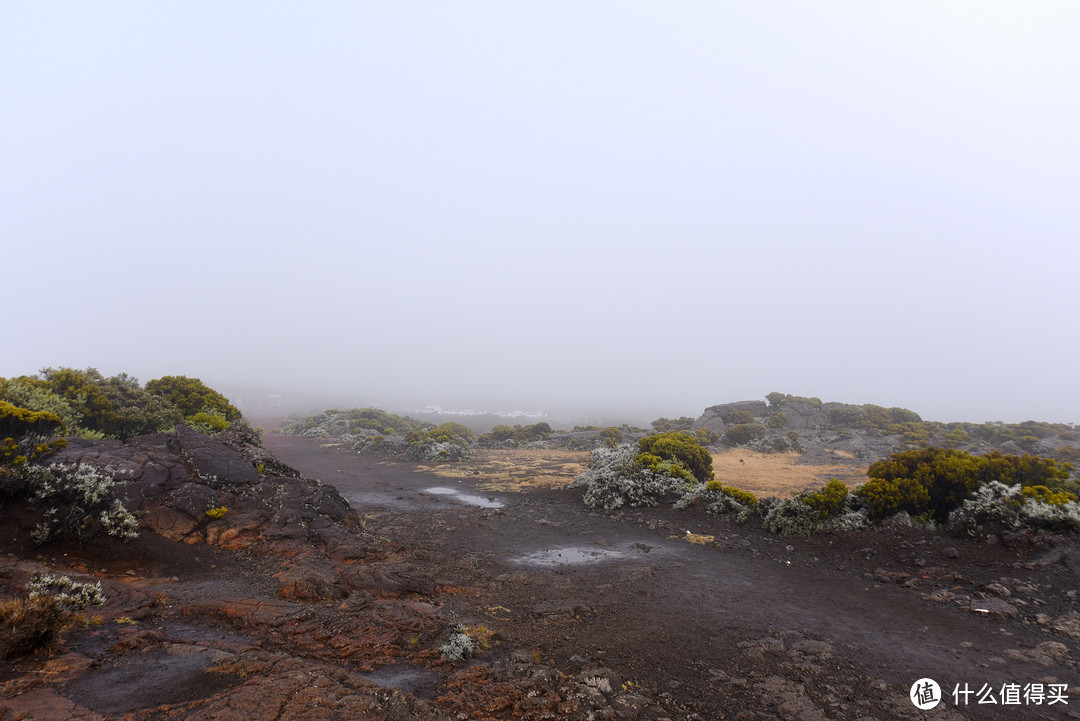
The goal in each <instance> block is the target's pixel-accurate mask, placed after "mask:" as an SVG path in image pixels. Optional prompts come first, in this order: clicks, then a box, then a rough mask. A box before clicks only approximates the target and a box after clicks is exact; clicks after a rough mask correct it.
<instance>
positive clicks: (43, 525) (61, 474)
mask: <svg viewBox="0 0 1080 721" xmlns="http://www.w3.org/2000/svg"><path fill="white" fill-rule="evenodd" d="M22 480H23V481H24V482H25V484H26V493H27V495H28V496H29V498H30V500H31V501H32V502H34V503H35V504H36V505H39V506H43V507H44V508H45V511H44V513H43V514H42V520H41V521H40V522H39V523H38V524H37V526H35V528H34V531H33V534H32V537H33V539H34V542H35V543H38V544H43V543H47V542H49V541H51V540H53V539H55V538H58V537H65V536H67V537H73V538H75V539H77V540H78V541H79V542H80V543H81V542H82V541H84V540H87V539H89V538H92V537H93V536H94V535H95V534H97V533H98V532H103V533H105V534H106V535H109V536H113V537H115V538H119V539H121V540H124V541H130V540H132V539H134V538H137V537H138V535H139V532H138V530H137V529H138V525H139V522H138V520H137V519H136V518H135V516H134V515H132V513H131V512H130V511H128V510H127V508H125V507H124V504H123V503H122V502H121V501H120V499H119V498H117V497H116V495H115V493H114V485H115V481H114V480H113V479H112V477H111V476H110V475H109V474H107V473H105V472H104V471H102V470H100V469H98V468H96V467H95V466H92V465H89V464H83V463H80V464H77V465H61V464H52V465H49V466H45V467H42V466H31V467H28V468H26V469H25V471H24V472H23V474H22Z"/></svg>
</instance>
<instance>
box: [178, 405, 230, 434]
mask: <svg viewBox="0 0 1080 721" xmlns="http://www.w3.org/2000/svg"><path fill="white" fill-rule="evenodd" d="M186 422H187V424H188V425H189V426H191V428H192V429H193V430H196V431H198V432H199V433H202V434H203V435H204V436H212V435H214V434H215V433H219V432H221V431H223V430H225V429H226V428H228V427H229V420H228V419H227V418H226V417H225V414H224V413H222V412H221V411H216V410H213V409H207V410H204V411H199V412H198V413H196V414H195V415H192V416H188V418H187V419H186Z"/></svg>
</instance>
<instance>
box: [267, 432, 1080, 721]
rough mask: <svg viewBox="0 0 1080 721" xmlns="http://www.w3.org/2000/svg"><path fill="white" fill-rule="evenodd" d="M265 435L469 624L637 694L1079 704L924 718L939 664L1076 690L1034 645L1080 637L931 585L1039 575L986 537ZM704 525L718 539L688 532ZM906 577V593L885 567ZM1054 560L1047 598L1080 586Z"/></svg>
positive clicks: (808, 711)
mask: <svg viewBox="0 0 1080 721" xmlns="http://www.w3.org/2000/svg"><path fill="white" fill-rule="evenodd" d="M266 445H267V447H268V448H269V449H270V450H271V451H272V452H273V453H274V454H275V455H276V456H277V457H278V458H279V459H280V460H281V461H283V462H284V463H287V464H289V465H291V466H293V467H295V468H297V469H298V470H300V471H301V472H303V473H305V474H307V475H309V476H313V477H316V478H319V479H321V480H324V481H326V482H329V483H332V484H334V485H335V486H337V488H338V489H339V490H340V491H341V493H342V495H344V496H345V497H346V498H347V499H349V501H350V502H351V503H352V504H353V505H354V506H355V507H356V508H357V509H359V510H360V511H361V513H362V514H363V515H364V516H365V518H366V522H367V525H368V528H369V529H370V530H373V531H375V532H376V533H378V534H381V535H385V536H387V537H389V538H392V539H393V540H395V541H397V542H400V543H402V544H403V545H404V546H405V547H407V548H409V549H410V550H411V553H412V554H413V556H414V559H415V560H417V561H418V562H421V563H423V564H424V565H426V566H428V567H431V568H435V569H437V571H436V574H437V575H438V576H439V577H440V578H442V579H444V580H445V582H446V583H447V584H449V585H452V586H454V587H458V588H461V589H463V592H462V593H459V594H452V595H450V596H448V597H447V598H446V600H445V604H446V607H447V609H448V610H449V611H451V612H452V613H456V614H458V615H459V616H460V617H461V619H462V620H463V621H464V622H466V623H469V624H473V625H477V624H483V625H484V626H486V627H487V628H489V629H492V630H493V631H495V632H497V633H498V635H499V637H500V638H501V639H502V640H503V645H504V646H505V647H507V648H519V649H528V650H531V651H532V652H533V654H534V656H536V657H539V658H543V659H544V660H545V661H548V660H550V661H552V662H554V664H555V665H556V666H557V667H559V668H560V669H565V670H566V671H567V672H571V671H573V670H574V669H575V668H580V667H581V666H582V665H583V664H585V663H586V662H587V661H589V662H592V663H593V664H594V665H595V663H596V662H597V661H602V662H603V664H604V665H605V666H608V667H610V668H611V669H613V670H615V671H617V672H618V674H620V675H621V680H622V681H623V683H624V684H625V685H626V687H627V688H630V689H633V688H639V689H642V690H643V693H645V694H646V695H651V696H653V697H654V698H657V699H659V700H661V701H664V700H665V699H670V701H671V703H672V704H676V705H680V707H684V708H690V709H695V710H696V711H697V713H699V714H701V716H700V718H705V719H712V718H759V717H761V718H767V717H768V716H758V715H755V714H758V713H772V714H775V715H776V716H777V717H780V718H807V719H810V718H830V719H833V718H835V719H847V718H850V719H860V718H878V719H886V718H908V717H910V718H950V717H951V718H956V717H963V718H969V719H982V718H1032V719H1037V718H1069V717H1070V716H1069V715H1068V713H1069V712H1070V711H1071V709H1073V708H1080V698H1077V697H1076V695H1075V694H1076V689H1075V688H1074V689H1072V691H1073V694H1072V696H1071V698H1070V701H1071V702H1072V703H1071V704H1070V705H1069V706H1065V705H1062V704H1058V705H1055V706H1052V707H1050V706H1045V705H1040V706H1035V705H1010V706H1004V707H1003V706H1001V705H997V706H990V705H975V703H974V698H972V699H971V701H970V703H969V705H967V706H960V707H959V708H957V707H956V706H954V705H953V704H952V700H951V698H949V699H948V700H947V703H946V704H942V705H941V706H939V707H938V708H937V709H935V710H934V711H932V712H931V711H925V712H924V711H918V710H916V709H915V708H914V706H913V705H912V704H911V702H910V701H909V700H908V690H909V688H910V687H911V685H912V683H913V682H915V681H916V680H917V679H920V678H924V677H930V678H933V679H935V680H936V681H937V682H938V683H939V684H940V685H941V687H942V689H944V693H945V694H946V695H947V696H948V694H950V692H951V691H952V689H953V688H954V687H955V686H956V685H957V684H959V685H960V686H961V687H962V686H963V685H964V684H965V683H966V684H968V685H969V686H970V687H973V688H974V689H979V688H980V687H982V685H983V684H989V685H990V687H992V688H994V689H1001V688H1002V685H1003V684H1006V683H1018V684H1020V685H1024V684H1027V683H1032V682H1045V681H1046V680H1047V679H1053V680H1054V681H1055V682H1060V683H1068V684H1070V685H1075V683H1076V680H1077V679H1076V673H1075V666H1074V665H1073V664H1072V662H1071V661H1070V660H1069V656H1067V655H1066V656H1058V657H1055V659H1054V660H1055V665H1053V666H1047V665H1045V663H1037V662H1035V661H1040V660H1042V659H1040V658H1039V657H1037V656H1036V655H1034V651H1032V650H1033V649H1036V648H1037V647H1038V645H1039V644H1040V643H1043V642H1045V641H1049V640H1052V641H1055V642H1066V646H1067V647H1068V649H1069V650H1068V652H1067V653H1069V654H1073V655H1075V654H1076V648H1075V641H1071V640H1070V639H1067V638H1062V637H1061V635H1060V634H1056V635H1051V634H1050V633H1049V631H1048V630H1047V629H1045V628H1042V627H1039V626H1038V625H1034V624H1032V623H1031V622H1030V620H1028V619H1026V618H1024V617H1023V616H1021V617H1020V618H998V617H993V618H992V617H991V614H977V613H972V612H971V611H970V610H968V609H967V608H966V607H961V606H958V605H956V604H948V603H941V602H935V601H932V600H928V599H927V598H926V597H925V596H926V595H927V593H926V592H928V591H931V590H933V589H935V588H942V587H943V586H942V585H941V582H940V580H939V579H937V585H934V583H935V578H931V576H932V574H930V575H926V574H923V575H920V572H921V571H922V570H927V571H930V570H934V571H937V570H939V569H944V572H945V574H944V578H945V579H946V580H945V582H944V583H945V584H949V583H952V584H953V586H954V590H957V591H959V590H960V589H961V588H968V587H971V586H973V585H980V584H985V583H988V582H989V581H991V580H994V579H995V578H996V577H997V575H999V574H1001V573H1003V572H1004V573H1010V574H1013V576H1014V577H1013V578H1012V579H1011V580H1013V581H1016V582H1017V584H1021V583H1025V582H1027V583H1033V582H1034V581H1032V579H1030V578H1027V577H1026V576H1024V573H1025V572H1023V571H1021V570H1015V569H1013V568H1012V567H1011V564H1012V563H1013V562H1015V561H1016V560H1017V559H1020V557H1021V554H1020V552H1013V551H1011V550H1008V551H1006V550H1001V551H998V556H1000V559H999V560H1000V562H999V563H996V564H995V563H994V562H991V561H988V560H987V557H986V556H985V549H982V548H981V547H979V546H976V545H975V544H966V545H965V544H964V543H962V542H959V541H955V540H954V539H948V538H944V537H941V536H939V535H935V534H926V533H922V532H917V531H910V530H906V531H905V530H903V529H899V530H893V531H888V532H885V531H876V532H869V533H864V534H848V535H840V534H835V535H831V536H828V537H826V536H821V537H816V538H813V539H783V538H779V537H776V536H772V535H770V534H768V533H765V532H763V531H761V530H760V529H759V528H755V527H753V526H751V525H747V526H736V525H731V524H727V523H724V522H720V521H716V520H715V519H712V518H710V517H708V516H706V515H704V514H700V513H696V512H680V513H676V512H673V511H670V510H667V509H640V510H636V509H635V510H633V511H626V512H621V513H615V514H596V513H592V512H589V511H588V510H587V509H585V508H584V507H583V506H582V504H581V498H580V492H579V491H575V490H550V489H539V490H535V491H531V492H528V493H497V492H490V491H484V490H479V489H478V488H477V486H478V485H479V484H481V483H483V480H484V479H483V478H482V477H476V478H475V479H452V478H440V477H436V476H433V475H431V474H428V473H424V472H420V471H417V470H415V468H414V467H411V466H409V465H408V464H390V463H386V462H380V461H379V460H377V459H374V458H371V457H367V456H357V455H353V454H348V453H345V452H343V451H341V450H339V449H334V448H327V447H322V446H321V445H320V444H319V443H318V442H317V441H313V440H310V439H301V438H294V437H284V436H275V435H268V436H267V438H266ZM688 531H690V532H693V533H694V534H701V535H707V536H713V537H714V541H713V542H712V543H709V544H707V545H697V544H694V543H689V542H687V540H686V539H687V532H688ZM946 546H950V547H954V548H957V549H959V556H958V558H955V559H952V560H948V559H946V558H945V557H946V556H948V555H949V554H944V553H943V551H944V548H945V547H946ZM961 563H963V564H965V565H963V566H961ZM905 566H906V570H905ZM881 568H885V569H893V570H888V571H882V570H880V569H881ZM905 572H909V573H911V574H912V576H911V577H910V578H909V580H908V582H907V585H906V586H905V585H903V584H901V583H893V582H891V579H892V578H893V576H891V575H886V576H882V575H881V574H882V573H885V574H902V573H905ZM1027 573H1028V575H1032V577H1034V575H1033V573H1032V572H1027ZM1043 573H1044V575H1043V576H1039V578H1040V579H1041V582H1042V585H1040V586H1039V588H1040V589H1045V590H1046V592H1050V593H1055V594H1056V593H1057V590H1060V587H1061V585H1062V584H1068V583H1070V582H1071V583H1072V585H1073V586H1075V582H1074V581H1070V579H1069V577H1068V576H1063V577H1060V578H1059V577H1058V576H1053V577H1052V578H1051V577H1049V576H1045V572H1043ZM1055 573H1056V571H1055ZM1062 573H1064V571H1062ZM949 574H952V575H951V576H950V575H949ZM924 575H925V576H926V580H925V581H924V580H923V578H924ZM896 578H897V579H898V580H899V579H901V578H903V576H902V575H896ZM1055 583H1056V584H1057V589H1055V587H1054V584H1055ZM969 591H970V588H969ZM1057 597H1058V596H1057V595H1054V598H1055V599H1056V598H1057ZM1013 600H1014V601H1016V599H1013ZM1043 602H1044V603H1045V602H1046V601H1043ZM1018 603H1021V604H1022V603H1024V602H1023V601H1018ZM1033 603H1039V601H1033ZM1025 654H1027V655H1025ZM751 709H753V710H751ZM740 713H742V714H744V715H742V716H739V714H740ZM747 714H749V715H747ZM957 714H959V716H957ZM1074 717H1075V716H1074Z"/></svg>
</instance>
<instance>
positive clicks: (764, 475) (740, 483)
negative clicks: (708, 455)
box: [712, 449, 867, 498]
mask: <svg viewBox="0 0 1080 721" xmlns="http://www.w3.org/2000/svg"><path fill="white" fill-rule="evenodd" d="M712 459H713V472H714V473H715V474H716V480H718V481H720V482H721V483H723V484H724V485H725V486H735V487H736V488H741V489H742V490H744V491H750V492H751V493H753V494H754V495H755V496H757V497H758V498H764V497H766V496H778V497H780V498H787V497H788V496H790V495H792V494H794V493H799V492H801V491H805V490H807V489H811V488H818V487H820V486H823V485H825V482H826V481H828V480H829V479H830V478H839V479H840V480H841V481H843V482H844V483H845V484H847V485H848V486H851V487H854V486H855V485H857V484H859V483H862V482H863V481H865V480H866V469H867V466H848V465H842V466H841V465H828V466H809V465H797V463H796V461H798V460H799V454H798V453H758V452H756V451H749V450H741V449H735V450H731V451H724V452H723V453H714V454H713V457H712Z"/></svg>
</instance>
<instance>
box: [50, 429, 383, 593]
mask: <svg viewBox="0 0 1080 721" xmlns="http://www.w3.org/2000/svg"><path fill="white" fill-rule="evenodd" d="M222 435H223V436H224V435H225V434H222ZM225 440H228V441H230V443H231V445H226V443H223V442H222V441H221V440H218V439H217V438H211V437H208V436H204V435H202V434H200V433H197V432H195V431H193V430H191V429H190V428H187V427H184V426H181V427H180V428H178V429H177V432H176V433H155V434H152V435H147V436H139V437H136V438H132V439H130V440H128V441H127V442H126V443H125V442H120V441H114V440H102V441H87V440H82V439H72V440H71V441H70V442H69V445H68V447H67V448H65V449H63V450H61V451H60V452H59V453H57V454H55V455H54V456H53V457H52V458H50V459H49V462H50V463H60V464H77V463H84V464H89V465H92V466H95V467H96V468H98V469H100V470H102V471H103V472H105V473H107V474H108V475H110V476H111V477H112V478H113V479H114V480H115V481H116V487H115V488H116V494H117V496H118V497H119V498H120V499H121V500H122V501H123V503H124V505H125V506H126V507H127V508H128V510H131V511H133V512H135V513H137V514H139V516H140V524H139V525H140V527H141V529H143V530H147V531H152V532H154V533H157V534H160V535H162V536H164V537H165V538H168V539H170V540H173V541H179V542H182V543H186V544H211V545H216V546H222V547H225V548H229V549H232V550H240V549H250V548H252V547H255V546H258V547H259V548H260V549H262V551H263V552H271V553H274V554H277V555H280V556H283V557H285V558H287V559H288V560H287V561H286V562H284V566H285V567H284V568H283V570H282V571H281V572H280V573H279V574H277V577H278V578H279V580H280V582H281V590H280V593H281V594H282V595H283V596H285V597H288V598H293V599H296V600H303V601H315V600H320V599H340V598H344V597H346V596H347V595H348V594H349V593H350V591H351V590H354V589H359V588H361V587H367V588H370V587H371V586H373V585H377V584H372V583H365V582H362V581H361V580H360V579H359V578H358V575H357V574H356V573H355V572H352V573H345V571H346V570H347V569H346V567H345V564H346V563H348V562H351V561H354V560H356V559H361V558H371V557H375V556H377V555H378V554H377V553H376V552H375V550H374V548H373V546H372V544H371V543H370V542H368V541H367V540H365V539H364V538H363V537H362V536H361V535H359V532H360V531H361V523H360V519H359V517H358V515H357V513H356V512H355V511H354V510H353V509H352V508H350V507H349V504H348V502H347V501H346V500H345V499H344V498H342V497H341V495H340V494H339V493H338V492H337V490H336V489H335V488H333V487H332V486H327V485H324V484H322V483H320V482H319V481H316V480H313V479H310V478H304V477H302V476H301V475H300V474H299V473H297V472H296V471H294V470H292V469H291V468H288V467H287V466H284V465H283V464H281V463H279V462H277V461H276V460H275V459H273V457H272V456H271V455H270V454H269V452H267V451H265V449H262V448H261V446H258V445H256V443H257V437H256V436H254V433H253V432H252V431H251V430H250V429H249V428H244V427H241V428H240V429H239V430H235V431H233V432H232V434H231V436H225ZM259 458H261V459H262V460H258V459H259ZM260 471H262V475H260Z"/></svg>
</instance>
